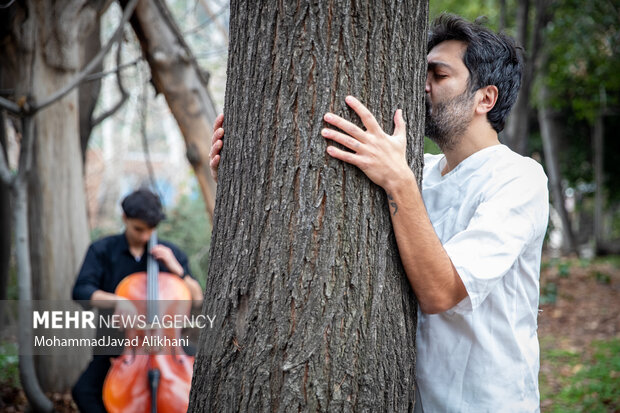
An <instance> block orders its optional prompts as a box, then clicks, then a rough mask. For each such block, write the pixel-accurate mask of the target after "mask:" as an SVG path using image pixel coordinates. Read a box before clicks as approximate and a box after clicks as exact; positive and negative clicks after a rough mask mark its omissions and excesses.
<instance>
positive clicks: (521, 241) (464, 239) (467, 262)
mask: <svg viewBox="0 0 620 413" xmlns="http://www.w3.org/2000/svg"><path fill="white" fill-rule="evenodd" d="M536 166H537V168H532V169H530V170H529V171H528V172H529V173H527V174H523V175H520V176H518V177H515V178H513V179H511V180H509V181H507V182H504V183H502V185H501V187H499V188H497V189H496V190H494V191H492V194H486V197H484V198H483V200H482V202H481V203H480V204H479V205H478V207H477V208H476V210H475V213H474V215H473V217H472V218H471V220H470V222H469V224H468V225H467V227H466V228H465V229H464V230H463V231H461V232H459V233H457V234H456V235H454V236H453V237H452V238H450V240H448V241H447V242H446V243H445V244H444V248H445V250H446V251H447V253H448V256H449V257H450V259H451V260H452V263H453V264H454V267H455V268H456V270H457V272H458V274H459V276H460V277H461V280H462V281H463V284H464V285H465V288H466V289H467V293H468V296H467V297H466V298H465V299H463V300H462V301H461V302H460V303H458V304H457V305H456V306H455V307H453V308H452V309H450V310H448V311H456V312H459V313H464V312H468V311H473V310H474V309H475V308H476V307H478V306H479V305H480V304H481V303H482V302H483V301H484V299H485V298H486V297H487V296H488V295H489V293H490V292H491V290H492V289H493V288H494V287H495V286H496V285H497V282H498V281H500V280H501V279H502V277H503V276H504V275H505V274H506V273H507V272H508V271H509V270H510V268H511V267H512V266H513V265H514V263H515V262H516V260H517V258H518V257H519V255H521V254H522V252H523V250H524V249H525V248H526V247H527V246H528V245H529V244H530V243H531V242H533V241H534V240H535V239H536V238H538V237H539V236H540V235H541V232H544V231H546V228H547V216H548V207H549V206H548V205H549V200H548V199H549V195H548V190H547V178H546V176H545V175H544V172H542V168H541V167H540V166H539V165H536Z"/></svg>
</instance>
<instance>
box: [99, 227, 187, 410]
mask: <svg viewBox="0 0 620 413" xmlns="http://www.w3.org/2000/svg"><path fill="white" fill-rule="evenodd" d="M155 243H156V241H153V239H152V240H151V241H150V242H149V251H150V247H151V246H152V245H155ZM149 259H151V261H153V262H154V261H155V260H154V259H152V257H151V256H150V254H149ZM154 266H157V263H154V264H152V263H151V262H149V264H148V271H147V272H139V273H134V274H131V275H128V276H127V277H125V278H124V279H123V280H122V281H121V283H120V284H119V285H118V286H117V288H116V291H115V294H117V295H119V296H122V297H125V298H127V299H129V300H132V301H133V303H134V306H135V307H136V309H137V310H138V314H145V315H147V319H148V320H149V322H151V321H152V320H153V317H154V316H157V317H159V319H160V320H161V319H164V318H165V317H164V316H175V315H177V316H178V315H187V314H189V312H190V311H191V294H190V292H189V289H188V288H187V286H186V285H185V283H184V282H183V281H182V280H181V279H180V278H179V277H178V276H176V275H174V274H169V273H163V272H162V273H159V271H158V270H159V268H158V267H157V271H156V273H155V274H149V272H155V271H154V270H153V267H154ZM149 277H150V278H149ZM180 334H181V329H180V328H176V329H175V328H172V327H170V328H152V329H151V328H147V329H143V330H138V329H126V330H125V338H128V339H136V338H137V343H138V346H137V347H135V346H132V347H127V346H126V347H125V348H124V349H123V353H122V354H121V355H120V356H119V357H117V358H115V359H112V365H111V367H110V370H109V371H108V374H107V376H106V379H105V382H104V385H103V401H104V405H105V407H106V410H107V411H108V412H110V413H121V412H122V413H143V412H161V413H168V412H171V413H172V412H185V411H187V407H188V404H189V391H190V385H191V380H192V372H193V364H194V357H191V356H188V355H186V354H185V352H184V351H183V348H182V347H181V346H176V347H173V346H164V347H158V346H151V345H148V344H146V345H144V343H153V342H155V343H157V342H158V341H159V342H161V340H163V339H170V340H172V339H178V338H180ZM158 339H159V340H158ZM153 376H155V377H153Z"/></svg>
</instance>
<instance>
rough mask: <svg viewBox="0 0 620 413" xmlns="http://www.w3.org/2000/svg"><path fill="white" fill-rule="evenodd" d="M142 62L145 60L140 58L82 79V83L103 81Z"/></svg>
mask: <svg viewBox="0 0 620 413" xmlns="http://www.w3.org/2000/svg"><path fill="white" fill-rule="evenodd" d="M119 44H120V43H119ZM142 60H143V58H142V57H138V58H137V59H134V60H132V61H131V62H127V63H123V64H122V65H120V66H118V67H115V68H114V69H110V70H105V71H103V72H97V73H93V74H92V75H88V76H86V77H85V78H84V79H82V83H86V82H92V81H95V80H98V79H102V78H104V77H106V76H107V75H111V74H114V73H118V72H119V71H121V70H123V69H127V68H128V67H131V66H135V65H137V64H138V63H140V62H141V61H142Z"/></svg>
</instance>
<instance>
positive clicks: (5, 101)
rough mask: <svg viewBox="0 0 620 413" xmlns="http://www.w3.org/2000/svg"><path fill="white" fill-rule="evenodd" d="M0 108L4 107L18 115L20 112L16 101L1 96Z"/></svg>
mask: <svg viewBox="0 0 620 413" xmlns="http://www.w3.org/2000/svg"><path fill="white" fill-rule="evenodd" d="M0 108H3V109H6V110H8V111H9V112H11V113H14V114H16V115H19V114H20V113H21V112H22V109H21V108H20V107H19V106H18V105H17V104H16V103H14V102H11V101H10V100H8V99H5V98H3V97H2V96H0Z"/></svg>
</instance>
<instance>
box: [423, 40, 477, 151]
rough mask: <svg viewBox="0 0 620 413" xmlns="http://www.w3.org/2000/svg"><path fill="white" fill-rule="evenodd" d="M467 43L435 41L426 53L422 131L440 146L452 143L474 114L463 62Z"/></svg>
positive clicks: (446, 147) (467, 76) (462, 132)
mask: <svg viewBox="0 0 620 413" xmlns="http://www.w3.org/2000/svg"><path fill="white" fill-rule="evenodd" d="M466 47H467V45H466V44H465V43H464V42H461V41H457V40H448V41H445V42H441V43H439V44H438V45H437V46H435V47H434V48H433V49H431V51H430V52H429V53H428V57H427V61H428V73H427V77H426V89H425V90H426V125H425V134H426V136H428V137H429V138H430V139H432V140H433V141H434V142H435V143H437V145H439V147H440V148H441V149H442V150H446V149H450V148H452V147H454V146H455V145H456V144H457V143H458V142H459V140H460V138H461V137H462V136H463V134H464V133H465V131H466V130H467V127H468V126H469V124H470V122H471V120H472V119H473V116H474V110H473V96H474V94H473V93H470V92H469V91H468V88H467V81H468V79H469V71H468V70H467V67H466V66H465V64H464V63H463V55H464V53H465V49H466Z"/></svg>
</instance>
